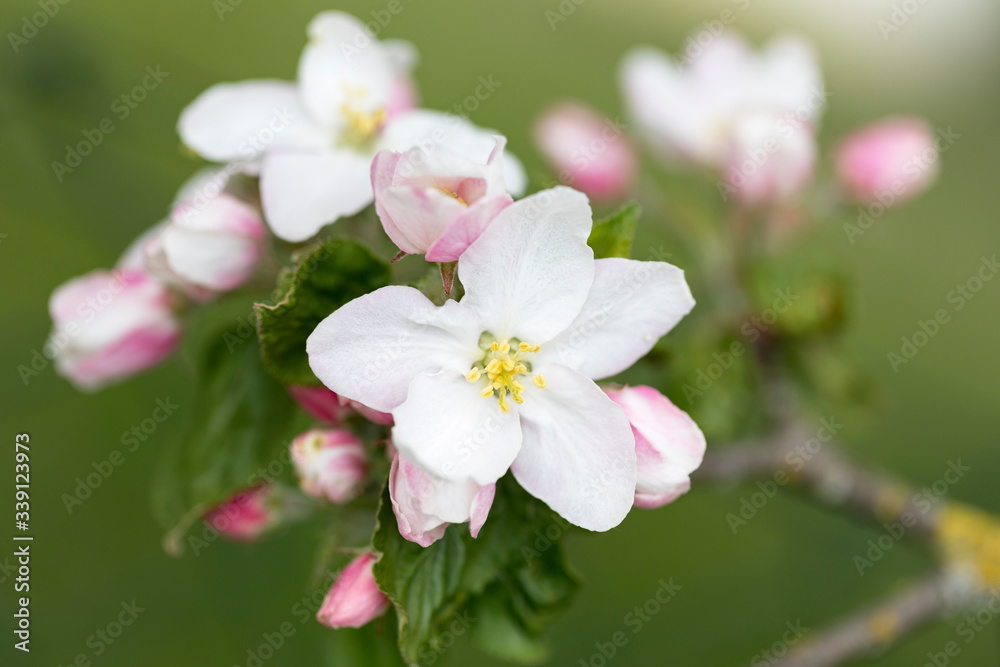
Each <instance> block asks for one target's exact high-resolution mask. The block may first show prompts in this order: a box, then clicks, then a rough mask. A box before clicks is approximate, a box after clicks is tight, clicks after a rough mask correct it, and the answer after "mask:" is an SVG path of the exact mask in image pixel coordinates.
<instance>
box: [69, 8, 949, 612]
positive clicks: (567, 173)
mask: <svg viewBox="0 0 1000 667" xmlns="http://www.w3.org/2000/svg"><path fill="white" fill-rule="evenodd" d="M308 35H309V43H308V45H307V46H306V47H305V49H304V51H303V52H302V55H301V58H300V60H299V66H298V72H297V78H296V80H295V81H294V82H292V81H278V80H252V81H244V82H238V83H224V84H218V85H216V86H213V87H211V88H210V89H208V90H207V91H205V92H204V93H203V94H201V95H200V96H198V98H197V99H195V100H194V101H193V102H192V103H191V104H190V105H188V106H187V107H186V108H185V109H184V111H183V112H182V114H181V116H180V119H179V122H178V125H177V129H178V132H179V134H180V136H181V139H182V140H183V142H184V144H185V145H186V146H187V147H188V148H190V149H191V151H193V152H194V153H196V154H197V155H199V156H201V157H202V158H204V159H206V160H207V161H210V162H213V163H216V165H215V166H213V167H210V168H206V169H204V170H202V171H200V172H198V173H197V174H196V175H195V176H194V177H193V178H192V179H191V180H190V181H188V182H187V183H185V184H184V185H183V186H182V187H181V189H180V192H179V193H178V194H177V196H176V198H175V201H174V202H173V205H172V206H171V210H170V212H169V214H168V215H167V216H166V218H165V219H164V220H163V221H161V222H159V223H157V224H155V225H154V226H152V227H151V228H150V229H148V230H147V231H145V232H143V233H142V234H141V235H140V236H139V238H138V239H137V240H136V241H135V242H134V243H133V244H132V246H131V247H130V248H129V249H128V250H127V251H126V252H125V253H124V255H123V256H122V258H121V259H120V260H119V261H118V262H117V263H116V265H115V268H114V269H112V270H110V271H96V272H93V273H90V274H87V275H85V276H82V277H79V278H75V279H73V280H70V281H69V282H67V283H66V284H64V285H62V286H60V287H59V288H57V289H56V290H55V292H54V293H53V295H52V299H51V301H50V312H51V315H52V318H53V321H54V325H55V331H54V334H53V340H57V341H59V345H58V348H59V351H58V356H57V368H58V370H59V371H60V372H61V373H62V374H63V375H65V376H66V377H67V378H69V379H70V380H71V381H72V382H73V383H74V384H76V385H77V386H79V387H80V388H83V389H87V390H93V389H98V388H101V387H103V386H106V385H109V384H112V383H114V382H117V381H120V380H122V379H125V378H127V377H130V376H132V375H134V374H136V373H138V372H140V371H142V370H144V369H147V368H150V367H152V366H154V365H156V364H159V363H161V362H162V361H164V360H165V359H167V358H168V357H169V356H170V355H171V354H172V353H173V352H174V351H175V350H176V349H177V347H178V346H179V344H180V343H181V340H182V339H183V337H184V332H185V325H186V315H187V313H188V312H190V311H194V310H197V309H205V308H210V307H211V305H212V303H213V302H214V301H215V300H216V299H217V298H218V297H219V296H220V295H222V294H224V293H227V292H238V291H240V290H244V291H247V292H251V291H252V290H253V289H263V288H270V287H272V286H273V285H274V284H275V282H276V279H277V280H278V281H279V282H280V280H281V278H280V277H279V276H278V274H277V272H276V270H275V268H274V267H276V266H279V265H281V264H283V263H294V261H295V259H294V258H295V257H296V254H295V251H297V250H304V249H308V248H310V247H314V245H315V244H316V243H321V242H323V241H324V240H326V239H328V238H330V237H331V235H332V234H333V233H335V231H336V230H337V229H338V228H336V227H335V228H332V229H333V230H334V231H331V228H330V227H329V225H331V224H332V223H335V222H337V221H338V220H340V219H343V218H349V217H353V216H357V215H358V214H360V213H362V212H364V211H366V210H372V211H373V213H374V215H372V216H369V217H368V218H367V221H368V222H370V223H374V220H375V219H376V218H377V220H378V221H379V222H380V223H381V228H382V230H383V231H384V234H385V236H387V237H388V239H390V240H391V242H392V243H393V244H395V246H396V247H397V248H398V250H399V254H398V255H397V256H396V258H395V260H394V261H397V260H402V259H403V258H404V257H406V256H408V255H417V256H423V259H424V260H425V261H426V262H430V263H432V264H438V265H440V267H439V268H440V274H441V276H442V279H443V285H442V290H443V293H444V298H442V299H433V298H431V296H429V295H428V294H427V293H426V290H423V289H418V288H417V287H413V286H409V285H406V284H388V285H385V286H382V287H380V288H378V289H375V290H373V291H370V292H369V293H367V294H364V295H362V296H359V297H358V298H354V299H352V300H349V301H347V302H346V303H343V304H342V305H340V306H339V307H337V308H336V309H334V310H333V311H332V312H328V313H325V318H323V319H322V320H321V321H319V322H318V323H317V325H316V326H315V328H314V330H312V331H311V333H310V334H309V335H308V339H307V340H306V341H305V343H304V347H305V349H304V353H305V355H306V356H307V358H308V367H309V368H310V369H311V372H312V373H313V374H314V379H315V380H316V382H315V383H313V384H292V383H286V384H287V385H288V386H287V388H286V389H287V392H288V394H289V395H290V396H291V397H292V398H293V399H294V400H295V402H296V403H297V405H298V406H299V407H300V408H301V410H302V412H303V413H304V414H305V415H308V416H309V418H310V419H311V420H312V421H313V424H312V426H311V427H310V428H308V429H307V430H305V431H303V432H301V433H299V434H298V435H297V436H295V437H294V438H292V439H291V441H290V443H289V444H288V450H287V452H288V456H289V461H290V462H291V464H292V467H293V468H294V471H295V476H296V479H297V482H298V493H299V494H301V495H302V496H304V497H305V498H308V499H309V501H310V502H312V503H314V505H315V506H317V507H328V508H329V507H337V506H344V505H350V504H351V503H356V502H358V500H359V499H361V498H364V497H365V496H366V494H368V495H371V491H372V490H373V489H374V490H376V491H377V490H378V489H381V488H383V487H385V488H386V489H387V493H388V502H389V504H391V509H392V512H393V514H394V516H395V519H396V525H397V526H396V527H397V528H398V531H399V534H400V535H401V536H402V538H404V539H405V540H408V541H410V542H413V543H415V544H417V545H420V546H421V547H425V548H426V547H430V546H431V545H433V544H434V543H435V542H437V541H438V540H441V539H442V538H443V537H444V536H445V534H446V531H447V530H448V526H449V525H451V524H463V523H467V524H468V532H469V534H470V535H471V536H472V537H473V538H475V537H476V536H477V535H479V533H480V531H482V530H483V529H484V526H486V525H487V524H488V522H489V521H502V520H503V519H502V518H493V519H491V518H490V511H491V508H492V506H493V504H494V501H495V497H496V493H497V485H498V483H499V482H500V481H501V480H502V479H503V478H505V477H506V476H508V473H509V475H510V477H511V478H512V479H513V480H514V481H516V483H517V484H518V485H520V487H521V488H522V489H523V490H524V491H526V492H527V493H528V494H530V495H531V496H533V497H534V498H535V499H537V500H539V501H540V502H542V503H544V504H545V505H547V506H548V507H549V508H550V509H551V510H552V511H554V512H556V513H557V514H558V515H560V516H561V517H562V518H563V519H565V520H566V521H567V522H569V523H570V524H573V525H575V526H578V527H580V528H583V529H586V530H591V531H607V530H609V529H611V528H614V527H615V526H617V525H619V524H620V523H621V522H622V521H623V520H624V519H625V517H626V515H627V514H628V513H629V512H630V510H631V509H632V508H633V507H639V508H645V509H651V508H657V507H662V506H664V505H666V504H669V503H671V502H673V501H675V500H676V499H677V498H679V497H680V496H681V495H683V494H684V493H685V492H687V491H688V490H689V488H690V486H691V480H690V476H691V474H692V473H693V471H694V470H695V469H697V467H698V466H699V465H700V463H701V460H702V457H703V455H704V453H705V448H706V439H705V436H704V435H703V433H702V431H701V429H699V427H698V425H697V424H696V423H695V422H694V420H692V418H691V417H690V416H688V415H687V414H686V413H685V412H684V411H682V410H680V409H679V408H677V407H676V406H675V405H674V404H673V403H671V401H670V400H669V399H668V398H667V397H666V396H665V395H664V394H663V393H662V392H661V391H660V390H658V389H657V388H654V387H652V386H645V385H639V386H629V385H621V384H618V383H616V382H614V381H613V379H614V378H617V376H619V375H620V374H622V373H624V372H626V371H628V370H629V369H630V368H631V367H632V366H633V365H634V364H636V362H638V361H639V360H640V359H642V358H643V357H645V356H646V355H647V354H648V353H649V352H650V351H651V350H653V348H654V346H655V345H657V343H658V341H660V339H661V338H662V337H663V336H665V335H666V334H667V333H668V332H670V331H671V330H672V329H673V328H674V327H675V326H676V325H678V323H679V322H680V321H681V320H682V319H683V318H684V317H685V316H686V315H687V314H688V313H689V312H691V310H692V309H693V307H694V305H695V301H694V298H693V296H692V292H691V290H690V288H689V286H688V283H687V280H686V279H685V274H684V272H683V271H681V270H680V269H679V268H677V267H675V266H673V265H671V264H668V263H666V262H662V261H638V260H633V259H629V258H627V257H625V256H596V255H595V251H594V249H593V247H592V245H591V244H590V243H589V241H590V239H591V238H592V234H593V233H594V230H595V225H594V215H593V213H592V209H591V203H590V202H591V199H592V200H594V201H595V202H616V201H621V200H623V199H625V198H626V197H627V196H629V195H630V194H633V193H634V192H635V190H636V189H637V183H636V181H637V178H638V171H639V166H638V161H637V156H636V149H635V147H636V145H637V144H641V145H643V146H645V147H646V148H648V149H649V151H650V152H651V153H652V154H653V155H654V156H655V157H657V158H658V159H659V160H661V161H662V162H664V163H665V164H668V165H671V166H673V167H680V168H688V169H690V168H695V169H698V170H707V171H708V172H709V173H711V174H713V175H714V176H715V178H717V179H718V180H717V185H718V189H719V192H720V194H721V195H722V197H723V199H725V200H726V201H730V200H732V201H733V202H735V204H736V205H737V206H740V207H744V208H747V209H752V210H761V209H779V208H781V207H785V206H789V205H790V203H791V202H794V201H796V200H797V199H800V198H802V197H803V196H804V193H805V192H806V191H807V189H808V188H809V187H810V186H811V185H812V184H813V183H814V182H815V180H816V173H817V154H818V150H817V144H816V134H817V131H818V124H819V120H820V118H821V116H822V112H823V110H824V107H825V105H826V101H827V98H828V94H827V92H826V91H825V89H824V86H823V81H822V76H821V74H820V71H819V68H818V66H817V64H816V60H815V56H814V54H813V53H812V51H811V49H810V47H809V46H808V45H807V44H806V43H805V42H803V41H802V40H799V39H796V38H792V37H786V38H781V39H778V40H776V41H774V42H772V43H771V44H770V45H768V46H767V47H766V48H765V49H764V51H763V52H761V53H755V52H753V51H752V50H751V49H750V48H749V46H748V45H747V44H746V43H745V42H743V41H742V40H741V39H739V38H738V37H735V36H731V35H729V34H726V35H724V36H722V37H721V38H719V39H718V40H716V41H715V42H713V44H712V45H711V46H709V47H707V48H705V49H704V50H703V51H702V52H701V53H700V55H699V56H698V58H697V59H695V60H693V61H688V62H686V63H685V64H683V65H682V64H678V63H677V62H675V61H674V60H672V59H671V58H669V57H668V56H666V55H664V54H663V53H661V52H659V51H657V50H655V49H651V48H639V49H636V50H634V51H632V52H630V53H628V54H627V55H626V56H625V57H624V59H623V62H622V65H621V86H622V92H623V97H624V101H625V105H626V108H627V111H628V113H627V117H628V121H627V122H621V121H620V120H618V119H611V118H606V117H605V116H604V115H603V114H601V113H599V112H597V111H595V110H593V109H590V108H589V107H587V106H586V105H584V104H582V103H577V102H563V103H560V104H559V105H556V106H554V107H553V108H551V109H550V110H548V111H546V112H545V113H543V114H542V115H541V116H540V117H539V120H538V123H537V125H536V128H535V137H536V143H537V144H538V147H539V150H540V152H541V153H542V155H543V156H544V157H545V158H546V159H547V160H548V161H549V162H550V163H551V165H552V166H553V167H554V170H555V172H556V173H557V174H558V178H559V180H560V181H562V182H563V183H564V185H555V186H554V187H548V188H546V189H540V190H537V191H535V192H533V193H532V194H529V195H527V196H524V195H525V192H527V191H528V190H529V184H528V179H527V177H526V174H525V171H524V169H523V167H522V166H521V163H520V162H519V160H518V159H517V158H516V157H515V156H514V155H513V154H512V153H511V152H510V151H509V150H508V149H507V138H506V137H505V136H504V135H503V134H501V133H500V132H497V131H495V130H490V129H484V128H480V127H478V126H476V125H474V124H473V123H472V122H470V121H469V120H468V119H466V118H464V117H461V116H456V115H454V114H450V113H443V112H438V111H433V110H429V109H424V108H419V107H418V106H417V104H418V101H417V93H416V85H415V82H414V79H413V75H412V73H413V69H414V67H415V65H416V52H415V50H414V48H413V47H412V46H411V45H410V44H408V43H405V42H400V41H392V40H386V41H378V40H377V39H376V38H375V37H374V36H373V35H371V34H370V32H369V31H368V29H367V28H366V27H365V25H364V24H363V23H361V22H359V21H357V20H356V19H354V18H353V17H351V16H348V15H346V14H343V13H340V12H324V13H322V14H320V15H319V16H317V17H316V18H315V19H314V20H313V21H312V22H311V23H310V25H309V27H308ZM931 149H933V133H932V131H931V130H930V128H929V127H928V126H927V124H926V123H924V122H923V121H921V120H918V119H890V120H887V121H883V122H882V123H879V124H877V125H875V126H872V127H870V128H865V129H863V130H861V131H860V132H858V133H855V134H853V135H852V136H850V137H848V138H846V139H845V140H844V141H843V142H842V144H841V146H840V147H839V149H838V151H837V157H836V163H837V164H836V168H835V171H836V174H837V176H838V179H839V185H840V188H839V190H840V192H841V194H842V196H843V198H844V199H845V200H853V201H858V202H862V203H864V202H870V201H874V200H878V198H879V197H880V196H881V193H882V192H883V191H885V190H886V189H889V190H892V191H893V192H895V196H896V198H895V199H894V200H899V199H905V198H907V197H911V196H913V195H915V194H916V193H917V192H919V191H920V190H922V189H923V188H925V187H926V186H927V185H928V184H929V183H930V181H931V180H933V177H934V175H935V174H934V172H929V171H924V172H921V173H920V174H918V176H919V177H918V178H911V177H910V174H909V172H908V167H907V160H908V159H910V158H911V157H912V156H913V155H914V154H920V153H921V152H923V151H926V150H931ZM900 183H902V184H903V185H902V186H901V185H899V184H900ZM359 219H360V220H361V221H362V223H364V222H365V220H366V219H365V218H364V217H363V216H362V217H360V218H359ZM376 224H377V223H376ZM341 227H343V225H342V226H341ZM376 229H377V227H376ZM288 248H292V252H291V253H288V252H287V250H288ZM286 254H290V258H289V257H285V255H286ZM408 261H410V260H408ZM262 286H264V287H262ZM373 434H375V435H373ZM231 491H232V492H234V493H235V492H237V491H239V493H238V494H237V495H234V496H233V497H232V498H231V499H230V500H228V501H225V502H220V501H223V500H224V499H223V498H214V499H212V500H213V502H214V503H216V506H215V507H214V508H213V509H211V510H210V511H209V512H208V513H207V514H205V516H204V520H205V522H206V523H207V524H208V525H209V526H211V527H212V528H213V529H215V530H217V531H218V532H220V533H222V534H224V535H227V536H229V537H231V538H233V539H235V540H239V541H252V540H255V539H257V538H258V537H259V536H260V535H262V534H263V533H264V532H266V531H269V530H272V529H274V528H276V527H277V526H278V525H280V524H281V523H282V520H283V518H284V513H285V510H284V509H283V504H284V503H285V502H286V500H285V494H283V493H279V492H278V491H277V490H276V488H275V484H273V483H271V482H267V483H261V484H257V485H254V486H252V487H251V488H249V489H239V490H237V489H232V490H231ZM462 530H464V529H462ZM343 546H344V547H349V546H354V545H343ZM380 557H382V556H381V554H378V553H372V552H371V551H369V550H362V552H361V553H360V555H356V557H355V558H354V560H353V561H352V562H351V564H350V565H348V566H347V567H346V568H345V569H344V570H343V572H342V574H341V576H340V578H339V579H338V580H337V581H336V583H335V584H334V585H333V588H332V589H331V590H330V592H329V595H328V596H327V598H326V600H325V601H324V604H323V606H322V608H321V609H320V611H319V614H318V618H319V620H320V621H321V622H323V623H325V624H327V625H329V626H331V627H344V626H352V627H357V626H360V625H363V624H365V623H367V622H368V621H370V620H371V619H373V618H375V617H377V616H379V615H381V614H383V613H385V612H386V610H387V609H388V608H389V601H388V599H387V598H386V597H385V595H384V594H383V592H381V591H380V590H379V587H378V586H377V585H376V582H375V575H374V574H373V567H374V566H375V564H376V563H377V562H378V559H379V558H380Z"/></svg>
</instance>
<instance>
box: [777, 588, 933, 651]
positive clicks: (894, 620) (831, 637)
mask: <svg viewBox="0 0 1000 667" xmlns="http://www.w3.org/2000/svg"><path fill="white" fill-rule="evenodd" d="M948 590H949V577H948V576H947V575H946V574H944V573H943V572H938V573H935V574H933V575H930V576H928V577H926V578H925V579H923V580H921V581H919V582H918V583H916V584H914V585H913V586H911V587H909V588H907V589H905V590H903V591H902V592H900V593H897V594H895V595H893V596H890V597H889V598H888V599H887V600H885V601H884V602H882V603H880V604H878V605H876V606H874V607H871V608H870V609H866V610H864V611H862V612H860V613H858V614H856V615H854V616H853V617H850V618H848V619H845V620H844V621H842V622H840V623H838V624H836V625H834V626H833V627H831V628H830V629H828V630H825V631H823V632H821V633H820V634H819V635H817V636H814V637H812V638H810V639H809V640H807V641H806V642H805V643H803V644H801V645H800V646H799V647H797V648H796V650H795V651H793V652H792V653H791V654H789V656H788V657H787V658H785V659H783V660H779V661H778V662H776V663H775V664H774V667H834V665H840V664H843V663H845V662H848V661H850V660H855V659H857V658H862V657H865V656H871V655H873V654H878V653H881V652H882V651H884V650H885V649H886V648H888V647H889V646H891V645H892V644H893V643H895V642H896V641H897V640H898V639H900V638H902V637H904V636H906V635H907V634H909V633H910V632H913V631H915V630H917V629H919V628H921V627H923V626H924V625H926V624H927V623H930V622H931V621H935V620H937V619H939V618H941V617H942V616H943V615H944V614H945V612H946V611H947V609H948V600H949V596H948Z"/></svg>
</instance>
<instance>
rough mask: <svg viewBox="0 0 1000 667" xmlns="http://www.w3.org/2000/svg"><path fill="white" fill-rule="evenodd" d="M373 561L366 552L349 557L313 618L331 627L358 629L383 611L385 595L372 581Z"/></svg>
mask: <svg viewBox="0 0 1000 667" xmlns="http://www.w3.org/2000/svg"><path fill="white" fill-rule="evenodd" d="M374 563H375V556H374V555H373V554H372V553H370V552H369V553H366V554H362V555H361V556H358V557H357V558H355V559H354V560H352V561H351V562H350V563H349V564H348V565H347V567H345V568H344V569H343V571H342V572H341V573H340V576H339V577H337V580H336V581H335V582H333V586H332V587H331V588H330V592H329V593H327V594H326V598H324V600H323V605H322V606H321V607H320V609H319V612H318V613H317V614H316V620H318V621H319V622H320V623H322V624H323V625H325V626H327V627H331V628H360V627H361V626H363V625H365V624H367V623H369V622H370V621H373V620H375V619H376V618H378V617H379V616H382V615H383V614H385V612H387V611H388V610H389V605H390V603H389V598H387V597H386V596H385V593H383V592H382V591H380V590H379V589H378V584H376V583H375V575H374V574H372V565H374Z"/></svg>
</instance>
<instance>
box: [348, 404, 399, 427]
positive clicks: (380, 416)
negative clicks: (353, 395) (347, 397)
mask: <svg viewBox="0 0 1000 667" xmlns="http://www.w3.org/2000/svg"><path fill="white" fill-rule="evenodd" d="M341 400H344V399H343V397H341ZM347 404H348V405H350V406H351V407H352V408H354V409H355V410H357V412H358V414H359V415H361V416H362V417H364V418H365V419H367V420H368V421H370V422H371V423H373V424H378V425H379V426H392V424H393V422H392V413H389V412H379V411H378V410H373V409H372V408H369V407H368V406H367V405H362V404H361V403H358V402H357V401H347Z"/></svg>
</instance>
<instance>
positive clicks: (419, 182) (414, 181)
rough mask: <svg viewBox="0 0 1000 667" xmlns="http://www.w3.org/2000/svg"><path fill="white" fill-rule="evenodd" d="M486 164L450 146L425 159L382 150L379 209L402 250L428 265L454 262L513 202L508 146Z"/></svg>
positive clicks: (419, 153)
mask: <svg viewBox="0 0 1000 667" xmlns="http://www.w3.org/2000/svg"><path fill="white" fill-rule="evenodd" d="M495 139H496V148H494V149H493V152H492V153H490V157H489V159H488V160H487V161H486V164H485V165H481V164H476V163H475V162H473V161H471V160H467V159H465V158H464V157H462V156H461V155H458V154H456V153H453V152H452V151H449V150H447V149H445V148H439V149H438V150H436V151H434V152H433V153H431V154H429V155H425V154H424V152H423V150H422V149H421V148H418V147H414V148H411V149H410V150H408V151H406V152H405V153H399V152H395V151H386V150H384V151H380V152H379V153H378V155H376V156H375V161H374V162H373V163H372V189H373V190H374V191H375V211H376V212H377V213H378V217H379V219H380V220H381V221H382V227H383V228H385V233H386V234H388V235H389V238H391V239H392V241H393V243H395V244H396V245H397V246H398V247H399V249H400V250H402V251H403V252H406V253H408V254H411V255H416V254H424V255H425V259H426V260H427V261H428V262H454V261H457V260H458V257H459V255H461V254H462V252H464V251H465V249H466V248H468V247H469V245H470V244H471V243H472V242H473V241H475V240H476V239H477V238H479V235H480V234H482V232H483V230H485V229H486V227H487V226H488V225H489V224H490V222H492V221H493V218H495V217H496V216H497V214H499V213H500V211H502V210H503V209H504V207H506V206H507V205H508V204H510V203H511V202H512V201H513V200H512V199H511V197H510V195H508V194H507V190H506V189H505V187H504V181H503V147H504V145H505V144H506V143H507V140H506V139H504V138H503V137H495Z"/></svg>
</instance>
